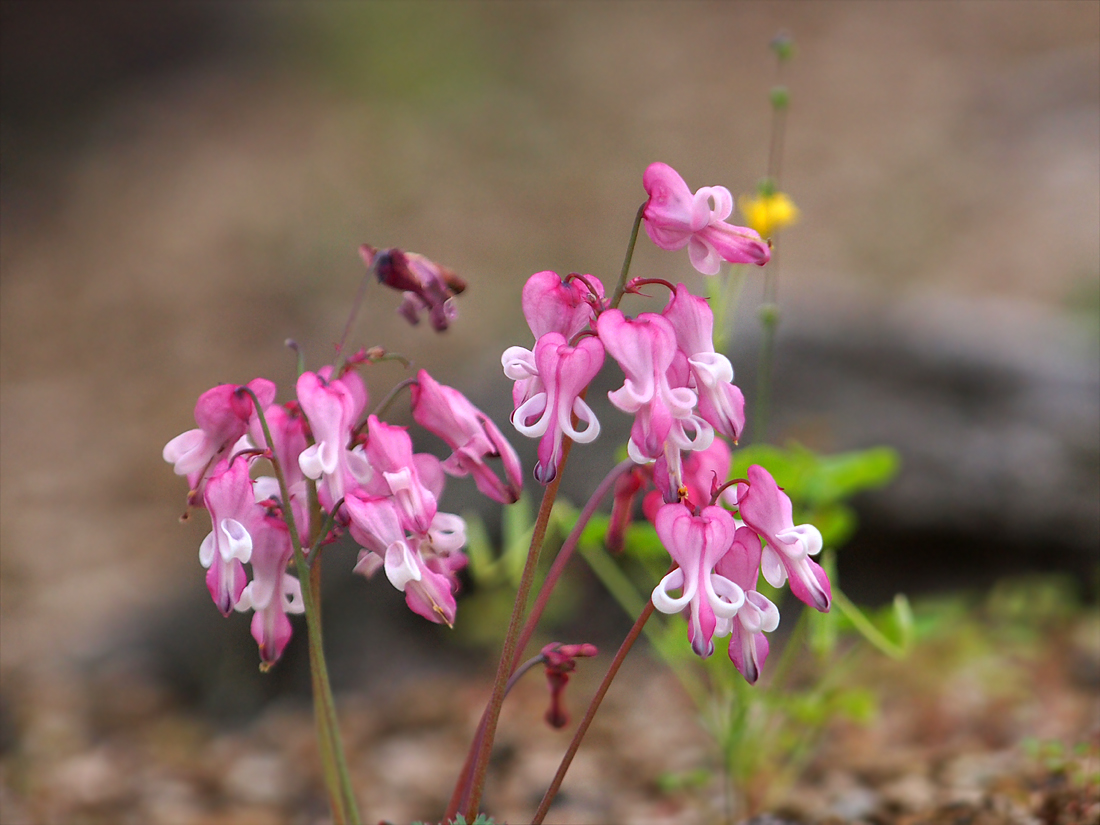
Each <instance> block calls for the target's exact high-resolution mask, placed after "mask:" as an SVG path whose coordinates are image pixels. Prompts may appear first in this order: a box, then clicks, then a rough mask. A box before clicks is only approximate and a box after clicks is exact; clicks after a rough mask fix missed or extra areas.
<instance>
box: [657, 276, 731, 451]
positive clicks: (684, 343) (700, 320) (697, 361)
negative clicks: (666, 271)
mask: <svg viewBox="0 0 1100 825" xmlns="http://www.w3.org/2000/svg"><path fill="white" fill-rule="evenodd" d="M662 314H663V315H664V317H665V318H666V319H667V320H668V322H669V323H670V324H672V328H673V329H674V330H675V331H676V345H677V346H678V347H679V349H680V351H681V352H682V353H683V354H684V355H686V356H687V360H688V366H689V368H690V370H691V377H692V383H693V388H694V389H695V391H696V392H698V393H699V414H700V415H701V416H702V417H703V420H704V421H706V422H707V423H708V424H710V425H711V426H712V427H714V429H715V431H716V432H719V433H721V434H722V435H724V436H725V437H726V438H729V439H730V440H732V441H733V442H734V443H735V444H736V443H737V439H738V438H740V437H741V431H742V430H743V429H744V428H745V396H744V395H742V394H741V390H740V389H738V388H737V387H736V386H735V385H734V384H733V365H732V364H730V361H729V359H728V358H726V356H724V355H721V354H720V353H717V352H715V351H714V313H713V312H711V309H710V305H709V304H708V303H707V302H706V301H705V300H704V299H703V298H698V297H696V296H694V295H692V294H691V293H690V292H689V291H688V288H687V287H686V286H684V285H683V284H677V285H676V291H675V293H673V296H672V299H671V300H670V301H669V302H668V306H667V307H665V311H664V313H662Z"/></svg>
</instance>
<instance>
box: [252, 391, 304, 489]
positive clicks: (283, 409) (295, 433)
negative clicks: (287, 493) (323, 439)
mask: <svg viewBox="0 0 1100 825" xmlns="http://www.w3.org/2000/svg"><path fill="white" fill-rule="evenodd" d="M264 420H265V421H266V422H267V427H268V429H269V430H270V431H271V440H272V441H273V442H275V443H274V447H273V448H272V452H273V453H274V454H275V458H276V460H277V461H278V462H279V466H280V467H281V468H282V470H283V476H284V478H285V479H286V483H287V486H288V487H294V486H295V485H297V484H298V482H300V481H302V480H303V479H304V478H305V475H304V474H303V473H302V468H301V466H300V465H299V463H298V458H299V456H301V454H302V453H303V452H304V451H305V449H306V447H307V446H308V444H307V443H306V421H305V419H304V418H303V417H302V408H301V407H300V406H299V405H298V403H297V402H296V401H291V402H289V403H287V404H272V405H271V406H269V407H267V408H266V409H265V410H264ZM248 435H249V438H251V439H252V443H253V444H255V445H256V446H257V447H259V448H260V449H269V448H268V444H267V440H266V439H265V438H264V430H263V427H262V426H260V419H259V417H258V416H257V417H254V418H253V419H252V423H251V425H250V426H249V428H248Z"/></svg>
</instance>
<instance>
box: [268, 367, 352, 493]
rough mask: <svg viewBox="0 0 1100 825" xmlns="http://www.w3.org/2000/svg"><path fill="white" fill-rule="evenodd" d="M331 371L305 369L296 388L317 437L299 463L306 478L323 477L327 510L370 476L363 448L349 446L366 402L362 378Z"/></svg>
mask: <svg viewBox="0 0 1100 825" xmlns="http://www.w3.org/2000/svg"><path fill="white" fill-rule="evenodd" d="M331 371H332V368H331V367H326V368H325V369H322V370H321V371H320V372H303V373H302V374H301V375H300V376H299V377H298V388H297V389H298V402H299V403H300V404H301V407H302V412H304V413H305V414H306V417H307V418H308V419H309V426H310V429H311V430H312V431H313V440H314V443H313V445H312V446H310V447H307V448H306V449H305V450H303V451H302V452H301V453H300V454H299V455H298V466H299V467H300V468H301V470H302V472H303V473H304V474H305V476H306V477H307V478H311V479H313V480H315V481H317V480H320V482H321V483H320V484H318V485H317V496H318V498H319V499H320V501H321V505H322V506H323V507H324V508H325V509H326V510H331V509H332V508H333V507H334V506H335V504H336V502H337V501H339V500H340V499H341V498H343V497H344V494H345V492H346V491H347V490H348V489H349V487H350V488H354V487H355V486H357V485H358V484H361V483H364V482H365V481H366V480H368V479H369V478H370V476H371V470H370V467H369V466H368V465H367V464H366V461H365V459H364V458H363V453H362V450H358V449H357V450H354V451H353V450H352V449H350V441H351V431H352V429H353V428H354V427H355V424H356V420H357V419H358V417H359V416H360V415H361V414H362V412H363V408H364V407H365V406H366V404H367V394H366V390H365V388H364V387H363V381H362V379H361V378H360V377H359V376H358V375H357V374H356V373H354V372H349V373H347V374H346V375H344V376H343V377H342V378H338V379H336V380H329V376H330V375H331ZM274 437H275V435H274V433H273V434H272V438H274Z"/></svg>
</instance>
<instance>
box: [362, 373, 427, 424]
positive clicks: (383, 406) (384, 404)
mask: <svg viewBox="0 0 1100 825" xmlns="http://www.w3.org/2000/svg"><path fill="white" fill-rule="evenodd" d="M415 383H416V379H415V378H406V379H405V380H404V381H401V382H400V383H398V384H396V385H395V386H394V388H393V389H392V390H390V391H389V392H388V393H387V394H386V397H385V398H383V399H382V400H381V401H379V402H378V406H377V407H375V408H374V411H373V412H372V413H371V415H374V416H378V417H381V416H382V413H384V412H385V411H386V410H388V409H389V406H390V404H392V403H393V402H394V399H396V398H397V395H398V393H400V392H401V390H403V389H405V387H411V386H412V385H413V384H415Z"/></svg>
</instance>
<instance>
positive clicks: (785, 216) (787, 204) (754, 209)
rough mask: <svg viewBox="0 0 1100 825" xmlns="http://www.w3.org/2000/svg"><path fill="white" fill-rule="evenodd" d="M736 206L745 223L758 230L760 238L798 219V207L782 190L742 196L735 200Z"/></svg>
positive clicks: (770, 234)
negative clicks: (767, 193)
mask: <svg viewBox="0 0 1100 825" xmlns="http://www.w3.org/2000/svg"><path fill="white" fill-rule="evenodd" d="M737 208H738V209H740V210H741V214H742V215H744V216H745V223H747V224H748V225H749V226H750V227H752V228H753V229H755V230H756V231H757V232H759V233H760V237H761V238H768V237H771V236H772V235H773V234H775V232H776V230H779V229H782V228H783V227H785V226H789V225H790V224H792V223H794V222H795V221H797V220H798V207H797V206H795V205H794V202H793V201H792V200H791V199H790V198H788V197H787V196H786V194H784V193H783V192H773V193H772V194H770V195H757V196H755V197H748V196H742V197H741V198H739V199H738V201H737Z"/></svg>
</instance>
